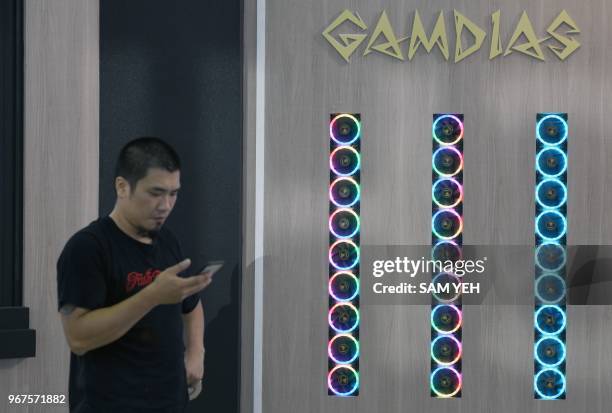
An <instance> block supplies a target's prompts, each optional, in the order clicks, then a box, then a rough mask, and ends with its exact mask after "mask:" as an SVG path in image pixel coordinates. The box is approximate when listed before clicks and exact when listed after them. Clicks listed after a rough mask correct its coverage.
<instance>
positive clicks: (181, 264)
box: [166, 258, 191, 274]
mask: <svg viewBox="0 0 612 413" xmlns="http://www.w3.org/2000/svg"><path fill="white" fill-rule="evenodd" d="M190 265H191V260H190V259H189V258H185V259H184V260H183V261H181V262H179V263H178V264H174V265H173V266H172V267H168V268H166V271H170V272H173V273H175V274H178V273H179V272H181V271H184V270H186V269H187V268H189V266H190Z"/></svg>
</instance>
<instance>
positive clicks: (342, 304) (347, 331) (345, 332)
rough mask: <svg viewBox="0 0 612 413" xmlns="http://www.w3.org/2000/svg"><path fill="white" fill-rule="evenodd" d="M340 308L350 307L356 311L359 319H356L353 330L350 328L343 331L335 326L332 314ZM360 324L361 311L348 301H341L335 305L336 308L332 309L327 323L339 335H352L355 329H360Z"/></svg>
mask: <svg viewBox="0 0 612 413" xmlns="http://www.w3.org/2000/svg"><path fill="white" fill-rule="evenodd" d="M340 306H347V307H350V308H351V309H352V310H354V311H355V315H356V316H357V318H356V319H355V324H353V326H352V327H351V328H349V329H348V330H342V329H338V328H336V326H335V325H334V323H333V321H332V317H331V316H332V313H333V312H334V310H335V309H336V307H340ZM360 322H361V315H360V314H359V309H358V308H357V307H355V306H354V305H353V303H350V302H348V301H341V302H339V303H336V304H334V306H333V307H332V308H330V309H329V312H328V313H327V323H328V324H329V326H330V327H331V328H332V329H333V330H334V331H335V332H336V333H338V334H349V333H352V332H353V331H355V329H356V328H357V327H359V323H360Z"/></svg>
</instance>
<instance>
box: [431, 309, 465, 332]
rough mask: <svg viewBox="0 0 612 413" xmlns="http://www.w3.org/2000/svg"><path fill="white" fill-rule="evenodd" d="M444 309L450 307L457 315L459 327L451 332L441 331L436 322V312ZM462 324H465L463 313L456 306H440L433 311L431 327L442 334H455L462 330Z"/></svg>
mask: <svg viewBox="0 0 612 413" xmlns="http://www.w3.org/2000/svg"><path fill="white" fill-rule="evenodd" d="M442 307H450V308H452V309H453V310H454V311H455V312H456V313H457V319H458V321H457V325H456V326H455V327H454V328H453V329H452V330H449V331H445V330H440V329H439V328H438V326H437V325H436V322H435V321H434V320H435V315H436V312H437V311H439V309H440V308H442ZM462 324H463V315H462V314H461V311H459V308H457V306H455V305H452V304H440V305H437V306H435V307H434V309H433V310H432V311H431V326H432V327H433V329H434V330H436V331H437V332H438V333H440V334H453V333H454V332H456V331H457V330H459V328H461V325H462Z"/></svg>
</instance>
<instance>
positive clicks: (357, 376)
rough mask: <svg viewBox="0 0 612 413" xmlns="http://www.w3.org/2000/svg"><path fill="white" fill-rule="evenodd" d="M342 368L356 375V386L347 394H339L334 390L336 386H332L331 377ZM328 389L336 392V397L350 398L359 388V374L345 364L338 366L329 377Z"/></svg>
mask: <svg viewBox="0 0 612 413" xmlns="http://www.w3.org/2000/svg"><path fill="white" fill-rule="evenodd" d="M340 368H346V369H349V370H351V371H352V372H353V373H354V374H355V385H354V386H353V388H352V389H351V390H349V391H347V392H344V393H342V392H339V391H337V390H336V389H334V386H332V384H331V376H332V374H333V373H334V372H335V371H336V370H338V369H340ZM327 388H329V389H330V390H331V391H332V392H334V394H335V395H336V396H350V395H351V394H353V393H355V391H356V390H357V389H358V388H359V373H358V372H357V371H356V370H355V369H354V368H352V367H351V366H348V365H343V364H340V365H337V366H336V367H334V368H333V369H332V370H331V371H330V372H329V373H328V375H327Z"/></svg>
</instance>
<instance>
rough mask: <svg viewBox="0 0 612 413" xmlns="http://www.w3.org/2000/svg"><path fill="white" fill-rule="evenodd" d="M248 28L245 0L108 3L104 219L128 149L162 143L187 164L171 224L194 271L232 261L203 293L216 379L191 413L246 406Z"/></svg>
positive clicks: (210, 366)
mask: <svg viewBox="0 0 612 413" xmlns="http://www.w3.org/2000/svg"><path fill="white" fill-rule="evenodd" d="M240 22H241V18H240V2H239V1H238V0H230V1H224V2H199V1H192V0H190V1H182V2H171V1H161V0H155V1H150V0H149V1H143V0H139V1H129V2H123V1H117V0H115V1H112V0H101V1H100V214H101V215H107V214H108V213H110V211H111V210H112V208H113V205H114V202H115V193H114V189H113V170H114V165H115V161H116V158H117V155H118V152H119V149H120V148H121V146H122V145H123V144H124V143H125V142H127V141H128V140H130V139H131V138H133V137H136V136H143V135H150V136H159V137H161V138H163V139H165V140H167V141H168V142H170V143H171V144H172V145H173V146H174V147H175V148H176V149H177V150H178V152H179V155H180V156H181V161H182V163H183V168H182V171H181V185H182V190H181V193H180V195H179V199H178V202H177V205H176V207H175V209H174V211H173V213H172V215H171V216H170V218H169V220H168V222H167V224H166V225H168V227H170V228H171V229H172V230H173V231H174V232H175V234H176V235H177V236H178V238H179V240H180V241H181V244H182V246H183V250H184V251H185V253H186V254H187V255H188V256H189V257H191V258H192V261H195V263H194V265H196V264H197V263H202V262H204V261H206V260H214V259H222V260H225V261H226V266H225V267H224V268H223V270H222V271H221V272H220V273H218V274H216V276H215V281H214V282H213V284H212V285H211V287H209V288H208V289H206V290H205V291H204V292H203V293H202V298H203V302H204V311H205V314H206V322H207V325H206V333H205V336H206V371H205V381H204V390H203V394H202V395H201V396H200V398H199V399H198V400H197V401H195V402H193V403H192V404H191V411H200V410H201V409H206V411H223V412H233V411H237V408H238V394H239V392H238V383H239V345H238V336H239V334H238V331H239V316H238V314H239V302H238V301H239V297H238V291H239V285H240V277H241V270H240V254H241V238H240V237H241V235H240V234H241V192H242V191H241V178H242V156H241V153H242V101H241V90H242V86H241V77H242V62H241V49H240V47H241V43H240V42H241V37H240V32H241V31H240ZM208 409H210V410H208Z"/></svg>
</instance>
